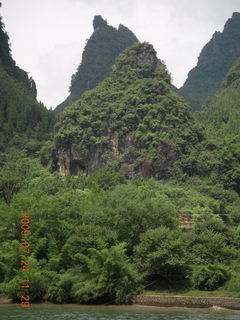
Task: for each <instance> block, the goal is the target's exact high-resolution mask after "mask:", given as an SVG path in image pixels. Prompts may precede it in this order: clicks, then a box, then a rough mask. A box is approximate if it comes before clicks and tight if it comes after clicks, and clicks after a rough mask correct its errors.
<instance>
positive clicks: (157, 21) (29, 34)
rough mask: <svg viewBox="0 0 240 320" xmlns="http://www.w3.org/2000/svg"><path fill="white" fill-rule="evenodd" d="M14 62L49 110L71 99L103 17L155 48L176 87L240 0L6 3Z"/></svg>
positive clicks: (23, 0) (42, 0)
mask: <svg viewBox="0 0 240 320" xmlns="http://www.w3.org/2000/svg"><path fill="white" fill-rule="evenodd" d="M1 2H2V5H3V7H2V9H1V12H2V16H3V20H4V23H5V26H6V30H7V32H8V33H9V36H10V41H11V44H12V54H13V58H14V59H15V60H16V62H17V64H18V65H19V66H20V67H21V68H23V69H24V70H26V71H27V72H29V73H30V75H31V76H32V77H33V78H34V80H35V81H36V84H37V89H38V100H40V101H42V102H44V104H45V105H46V106H47V107H48V108H49V107H51V106H52V107H53V108H55V106H56V105H57V104H59V103H61V102H62V101H63V100H64V99H65V98H66V97H67V95H68V88H69V85H70V79H71V75H72V74H73V73H75V71H76V68H77V66H78V65H79V64H80V62H81V55H82V51H83V48H84V45H85V43H86V39H87V38H89V37H90V35H91V34H92V32H93V27H92V20H93V17H94V16H95V15H99V14H101V15H102V16H103V18H104V19H107V21H108V23H109V24H111V25H113V26H114V27H118V25H119V24H120V23H122V24H124V25H125V26H127V27H128V28H129V29H130V30H132V31H133V32H134V33H135V35H136V36H137V37H138V39H139V40H140V41H148V42H150V43H152V44H153V45H154V48H155V50H156V51H157V53H158V57H159V58H160V59H162V60H164V61H165V62H166V64H167V67H168V70H169V71H170V73H171V75H172V78H173V83H174V84H175V85H176V86H177V87H179V86H181V85H182V84H183V82H184V81H185V79H186V77H187V73H188V72H189V70H190V69H191V68H192V67H194V66H195V65H196V63H197V57H198V55H199V53H200V51H201V49H202V47H203V46H204V45H205V44H206V42H208V41H209V40H210V38H211V37H212V34H213V33H214V32H215V31H222V29H223V26H224V24H225V22H226V20H227V19H228V18H230V17H231V16H232V13H233V12H234V11H240V0H1Z"/></svg>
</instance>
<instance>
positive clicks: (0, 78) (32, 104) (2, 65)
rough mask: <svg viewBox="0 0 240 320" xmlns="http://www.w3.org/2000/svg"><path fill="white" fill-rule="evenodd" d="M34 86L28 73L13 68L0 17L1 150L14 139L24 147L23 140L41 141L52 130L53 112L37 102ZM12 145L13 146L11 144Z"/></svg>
mask: <svg viewBox="0 0 240 320" xmlns="http://www.w3.org/2000/svg"><path fill="white" fill-rule="evenodd" d="M36 94H37V91H36V86H35V83H34V81H33V79H32V78H29V77H28V74H27V72H25V71H23V70H22V69H20V68H19V67H18V66H16V63H15V61H14V60H13V58H12V56H11V50H10V47H9V38H8V35H7V33H6V31H5V28H4V24H3V22H2V18H1V17H0V151H4V150H5V148H6V147H7V145H8V143H9V142H10V141H13V138H14V137H15V138H16V139H15V143H16V144H18V145H19V146H22V145H25V143H26V140H25V139H24V138H23V137H21V139H20V140H21V141H20V140H19V139H18V138H17V135H22V134H23V135H25V138H27V137H28V138H36V139H38V140H43V139H44V138H46V137H47V134H48V132H49V130H50V129H51V128H52V127H53V122H54V113H53V112H51V111H49V110H47V109H46V108H45V107H44V106H43V105H42V104H41V103H38V102H37V100H36ZM13 144H14V143H13Z"/></svg>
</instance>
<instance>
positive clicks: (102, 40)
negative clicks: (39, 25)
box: [55, 16, 138, 112]
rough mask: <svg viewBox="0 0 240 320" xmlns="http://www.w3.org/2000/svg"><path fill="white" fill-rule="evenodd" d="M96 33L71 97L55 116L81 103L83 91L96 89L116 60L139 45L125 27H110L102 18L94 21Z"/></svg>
mask: <svg viewBox="0 0 240 320" xmlns="http://www.w3.org/2000/svg"><path fill="white" fill-rule="evenodd" d="M93 27H94V32H93V34H92V36H91V37H90V39H89V40H88V41H87V44H86V46H85V48H84V51H83V55H82V62H81V64H80V66H79V67H78V69H77V72H76V73H75V74H74V75H73V76H72V81H71V85H70V89H69V90H70V95H69V97H68V98H67V99H66V100H65V101H64V102H63V103H61V104H60V105H59V106H58V107H57V108H56V109H55V111H56V112H60V111H62V110H63V109H64V108H65V107H66V106H67V105H69V104H72V103H73V102H74V101H76V100H77V99H79V98H80V97H81V95H82V94H83V92H84V91H86V90H90V89H93V88H94V87H95V86H96V85H97V84H98V83H100V82H101V81H102V80H103V79H105V78H106V77H107V76H108V75H109V73H110V72H111V71H112V65H113V64H114V61H115V59H116V57H117V56H118V55H119V54H120V53H121V52H122V51H123V50H124V49H126V48H127V47H129V46H131V45H132V44H134V43H135V42H138V39H137V38H136V36H135V35H134V34H133V33H132V32H131V31H130V30H129V29H128V28H126V27H124V26H123V25H121V24H120V25H119V27H118V29H115V28H113V27H112V26H109V25H108V23H107V21H105V20H103V18H102V17H101V16H95V18H94V20H93Z"/></svg>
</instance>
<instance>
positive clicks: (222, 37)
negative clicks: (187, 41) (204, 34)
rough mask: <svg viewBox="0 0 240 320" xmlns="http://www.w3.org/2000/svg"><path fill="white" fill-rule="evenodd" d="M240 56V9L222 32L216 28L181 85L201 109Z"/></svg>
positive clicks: (184, 91)
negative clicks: (216, 30)
mask: <svg viewBox="0 0 240 320" xmlns="http://www.w3.org/2000/svg"><path fill="white" fill-rule="evenodd" d="M239 57H240V13H238V12H234V13H233V15H232V17H231V18H230V19H228V21H227V22H226V24H225V26H224V29H223V31H222V32H215V33H214V35H213V37H212V39H211V40H210V41H209V42H208V43H207V44H206V45H205V46H204V48H203V49H202V51H201V53H200V56H199V58H198V63H197V66H196V67H195V68H193V69H192V70H191V71H190V72H189V74H188V77H187V79H186V81H185V83H184V85H183V86H182V87H181V88H180V93H181V94H182V95H183V96H185V97H186V99H187V100H188V101H189V102H190V104H191V105H192V107H193V110H199V109H200V108H201V105H202V103H203V102H204V101H205V100H206V99H207V98H208V97H209V96H211V95H212V94H213V93H214V92H216V90H217V89H219V87H220V86H221V83H222V81H223V79H224V77H225V75H226V74H227V72H228V71H229V69H230V67H231V65H232V64H233V62H234V61H235V60H236V59H237V58H239Z"/></svg>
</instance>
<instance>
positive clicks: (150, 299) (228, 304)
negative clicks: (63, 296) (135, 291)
mask: <svg viewBox="0 0 240 320" xmlns="http://www.w3.org/2000/svg"><path fill="white" fill-rule="evenodd" d="M132 303H133V305H132V306H135V307H137V306H141V307H155V308H156V307H161V308H172V307H173V308H200V309H202V308H204V309H206V308H224V309H229V310H240V298H230V297H196V296H195V297H194V296H180V295H179V296H160V295H147V294H143V295H138V296H134V297H133V298H132ZM40 304H41V305H46V306H49V305H53V306H54V305H56V306H57V305H58V306H59V304H54V303H51V302H43V303H40ZM0 305H14V303H12V302H11V299H7V298H6V297H4V296H2V295H1V296H0ZM34 305H38V303H36V304H35V303H34ZM62 305H68V306H69V305H79V304H77V303H76V304H62ZM82 306H84V305H82ZM98 307H107V305H99V306H98ZM111 307H112V306H111ZM118 307H120V306H118ZM123 307H127V306H123ZM129 307H130V306H129Z"/></svg>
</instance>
